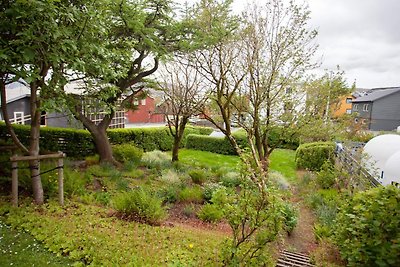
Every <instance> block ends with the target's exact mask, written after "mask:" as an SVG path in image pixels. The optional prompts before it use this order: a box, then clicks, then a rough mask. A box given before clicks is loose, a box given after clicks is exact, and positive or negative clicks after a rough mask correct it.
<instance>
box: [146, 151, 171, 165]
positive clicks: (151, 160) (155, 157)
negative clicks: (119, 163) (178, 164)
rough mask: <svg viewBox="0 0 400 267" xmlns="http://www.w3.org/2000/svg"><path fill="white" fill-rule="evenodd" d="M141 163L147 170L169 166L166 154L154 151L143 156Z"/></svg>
mask: <svg viewBox="0 0 400 267" xmlns="http://www.w3.org/2000/svg"><path fill="white" fill-rule="evenodd" d="M142 163H143V164H144V165H145V166H147V167H149V168H157V169H163V168H167V167H169V166H171V159H170V157H169V156H168V155H167V154H165V153H163V152H161V151H159V150H154V151H151V152H146V153H144V154H143V157H142Z"/></svg>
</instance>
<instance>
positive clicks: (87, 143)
mask: <svg viewBox="0 0 400 267" xmlns="http://www.w3.org/2000/svg"><path fill="white" fill-rule="evenodd" d="M13 127H14V131H15V133H16V134H17V136H18V137H19V138H20V140H21V142H22V143H23V144H25V145H28V144H29V135H30V126H29V125H13ZM211 132H212V129H211V128H206V127H190V126H189V127H187V128H186V130H185V136H184V138H186V136H187V135H188V134H210V133H211ZM107 133H108V137H109V139H110V142H111V144H125V143H132V142H133V143H135V144H136V145H137V146H138V147H139V148H141V149H143V150H144V151H152V150H162V151H167V150H171V149H172V145H173V137H172V136H171V134H170V132H169V129H168V128H167V127H157V128H129V129H112V130H109V131H107ZM0 140H3V141H5V142H12V141H11V137H10V135H9V134H8V132H7V129H6V126H5V124H4V123H0ZM184 143H185V140H182V146H183V145H184ZM40 149H41V153H46V152H55V151H63V152H64V153H66V154H67V156H68V157H72V158H84V157H86V156H90V155H93V154H95V153H96V150H95V146H94V143H93V139H92V136H91V135H90V133H89V132H88V131H87V130H78V129H71V128H54V127H43V128H41V129H40Z"/></svg>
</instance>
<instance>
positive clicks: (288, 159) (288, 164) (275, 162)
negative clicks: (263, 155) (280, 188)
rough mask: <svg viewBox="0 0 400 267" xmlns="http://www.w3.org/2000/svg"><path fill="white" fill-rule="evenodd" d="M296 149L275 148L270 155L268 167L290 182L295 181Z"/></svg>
mask: <svg viewBox="0 0 400 267" xmlns="http://www.w3.org/2000/svg"><path fill="white" fill-rule="evenodd" d="M295 155H296V151H294V150H289V149H275V150H274V151H273V152H272V155H271V158H270V160H271V163H270V168H271V170H273V171H278V172H280V173H281V174H283V175H284V176H285V177H286V179H287V180H288V181H289V182H290V183H296V182H297V177H296V163H295V161H294V158H295Z"/></svg>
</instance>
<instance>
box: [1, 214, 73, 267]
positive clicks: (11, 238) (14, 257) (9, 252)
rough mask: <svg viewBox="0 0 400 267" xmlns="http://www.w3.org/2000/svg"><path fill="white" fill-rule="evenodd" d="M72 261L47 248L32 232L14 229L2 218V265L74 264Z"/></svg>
mask: <svg viewBox="0 0 400 267" xmlns="http://www.w3.org/2000/svg"><path fill="white" fill-rule="evenodd" d="M33 255H34V256H33ZM72 263H73V262H72V261H70V260H69V259H68V258H65V257H57V256H56V255H55V254H53V253H51V252H49V251H48V250H46V249H45V248H44V247H43V245H42V244H41V243H40V242H38V241H37V240H36V239H35V238H33V237H32V236H31V235H30V234H28V233H25V232H23V231H16V230H13V229H11V228H10V227H9V226H7V225H6V224H4V222H2V221H1V220H0V266H72Z"/></svg>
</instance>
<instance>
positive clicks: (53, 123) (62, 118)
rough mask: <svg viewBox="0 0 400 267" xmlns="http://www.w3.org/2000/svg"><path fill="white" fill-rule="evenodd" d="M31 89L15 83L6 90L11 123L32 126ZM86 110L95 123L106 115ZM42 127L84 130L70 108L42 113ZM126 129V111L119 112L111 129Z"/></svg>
mask: <svg viewBox="0 0 400 267" xmlns="http://www.w3.org/2000/svg"><path fill="white" fill-rule="evenodd" d="M30 97H31V95H30V89H29V87H27V86H25V85H24V84H22V83H20V82H14V83H11V84H9V85H7V88H6V101H7V114H8V117H9V119H10V121H11V123H18V124H27V125H28V124H30V117H31V114H30ZM90 106H91V107H90V108H87V109H86V110H85V113H86V114H85V115H86V116H88V117H89V118H90V119H91V120H92V121H94V122H95V123H98V122H100V121H101V120H102V119H103V117H104V113H105V112H102V111H99V110H95V109H94V108H93V106H94V105H90ZM1 120H4V118H3V115H2V112H0V121H1ZM40 124H41V125H42V126H50V127H61V128H78V129H83V128H84V127H83V125H82V123H81V122H80V121H78V120H76V119H75V118H74V117H73V116H72V114H71V112H70V111H69V110H68V108H67V107H66V108H65V111H62V112H45V111H43V112H42V118H41V123H40ZM124 127H125V111H124V110H118V111H117V112H116V114H115V116H114V118H113V120H112V122H111V124H110V127H109V128H124Z"/></svg>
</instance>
